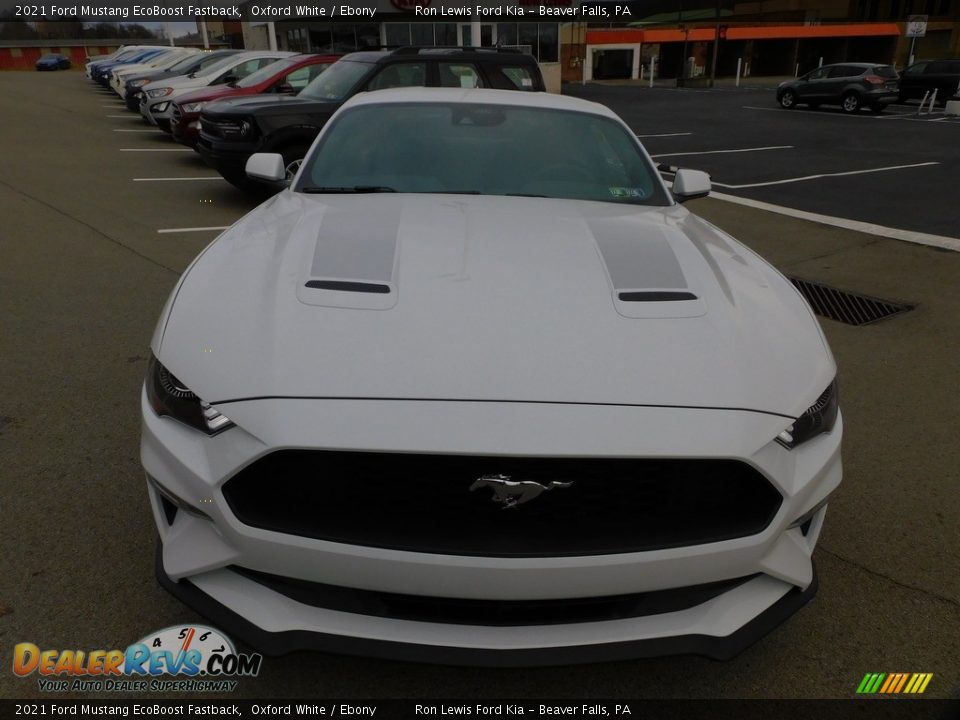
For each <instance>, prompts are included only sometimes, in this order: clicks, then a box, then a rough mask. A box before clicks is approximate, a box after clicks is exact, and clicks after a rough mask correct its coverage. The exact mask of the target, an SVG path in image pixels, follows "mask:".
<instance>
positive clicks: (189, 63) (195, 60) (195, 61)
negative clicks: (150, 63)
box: [168, 53, 204, 72]
mask: <svg viewBox="0 0 960 720" xmlns="http://www.w3.org/2000/svg"><path fill="white" fill-rule="evenodd" d="M203 60H204V58H203V54H202V53H200V57H197V53H193V54H191V55H187V56H186V57H185V58H183V59H182V60H180V62H178V63H176V64H174V65H171V66H170V67H169V68H168V69H169V70H170V71H171V72H173V71H175V70H182V71H183V72H190V69H191V68H193V67H194V66H196V65H199V64H200V63H201V62H203Z"/></svg>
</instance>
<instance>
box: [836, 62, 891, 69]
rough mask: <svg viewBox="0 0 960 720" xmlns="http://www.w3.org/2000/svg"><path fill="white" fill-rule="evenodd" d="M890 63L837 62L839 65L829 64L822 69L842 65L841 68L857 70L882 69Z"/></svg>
mask: <svg viewBox="0 0 960 720" xmlns="http://www.w3.org/2000/svg"><path fill="white" fill-rule="evenodd" d="M889 64H890V63H885V62H869V63H868V62H839V63H830V64H829V65H824V66H823V67H838V66H840V65H842V66H843V67H857V68H872V67H883V66H885V65H889Z"/></svg>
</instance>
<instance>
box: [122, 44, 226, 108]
mask: <svg viewBox="0 0 960 720" xmlns="http://www.w3.org/2000/svg"><path fill="white" fill-rule="evenodd" d="M241 52H243V50H210V51H203V52H200V53H197V54H195V55H190V56H188V57H186V58H184V59H182V60H181V61H180V62H178V63H177V64H176V65H174V66H172V67H170V68H169V69H167V70H154V71H153V72H148V73H142V74H137V75H133V76H132V77H128V78H127V81H126V83H125V84H124V93H123V99H124V102H126V104H127V110H130V111H131V112H140V95H141V93H142V88H143V86H144V85H146V84H147V83H150V82H153V81H155V80H163V79H165V78H174V77H181V76H188V75H199V74H200V73H202V72H203V71H204V70H206V69H207V68H209V67H211V66H213V65H214V64H216V63H218V62H220V61H221V60H223V59H224V58H226V57H228V56H230V55H237V54H238V53H241Z"/></svg>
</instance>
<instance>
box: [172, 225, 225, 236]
mask: <svg viewBox="0 0 960 720" xmlns="http://www.w3.org/2000/svg"><path fill="white" fill-rule="evenodd" d="M228 227H230V226H229V225H219V226H213V227H192V228H164V229H163V230H157V232H158V233H160V234H161V235H164V234H167V233H185V232H207V231H213V230H226V229H227V228H228Z"/></svg>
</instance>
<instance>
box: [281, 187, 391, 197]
mask: <svg viewBox="0 0 960 720" xmlns="http://www.w3.org/2000/svg"><path fill="white" fill-rule="evenodd" d="M300 192H304V193H315V194H317V195H326V194H328V193H329V194H331V195H333V194H346V193H382V192H396V190H394V189H393V188H392V187H386V186H385V185H354V186H353V187H315V186H311V187H305V188H302V189H301V190H300Z"/></svg>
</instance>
